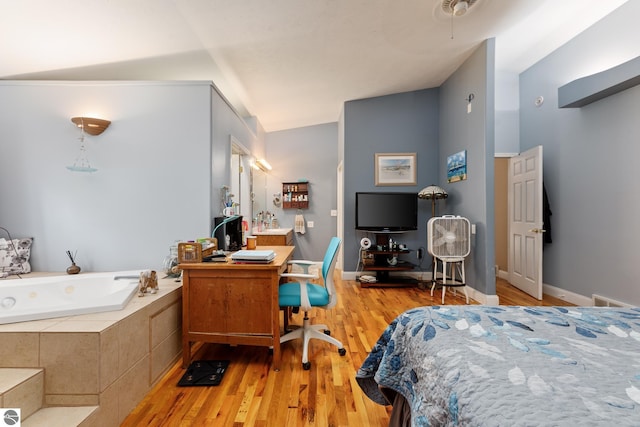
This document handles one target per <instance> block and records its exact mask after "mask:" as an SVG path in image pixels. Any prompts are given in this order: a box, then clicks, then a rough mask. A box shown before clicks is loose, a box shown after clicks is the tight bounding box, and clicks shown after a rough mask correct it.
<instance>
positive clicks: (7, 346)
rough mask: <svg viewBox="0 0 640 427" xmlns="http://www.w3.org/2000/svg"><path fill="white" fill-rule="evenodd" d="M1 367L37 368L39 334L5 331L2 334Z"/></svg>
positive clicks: (0, 347)
mask: <svg viewBox="0 0 640 427" xmlns="http://www.w3.org/2000/svg"><path fill="white" fill-rule="evenodd" d="M1 336H2V345H1V346H0V367H2V368H36V367H39V366H40V365H39V364H38V353H39V351H40V345H39V334H38V333H35V332H29V333H23V332H5V333H2V334H1Z"/></svg>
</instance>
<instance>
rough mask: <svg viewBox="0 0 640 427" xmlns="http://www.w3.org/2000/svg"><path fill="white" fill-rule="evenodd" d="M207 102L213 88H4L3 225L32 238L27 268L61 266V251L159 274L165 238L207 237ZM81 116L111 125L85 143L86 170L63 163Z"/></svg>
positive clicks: (69, 159) (87, 261)
mask: <svg viewBox="0 0 640 427" xmlns="http://www.w3.org/2000/svg"><path fill="white" fill-rule="evenodd" d="M211 97H212V86H211V83H210V82H188V83H187V82H172V83H169V82H135V83H134V82H10V81H5V82H1V83H0V99H1V100H2V101H1V102H0V160H1V162H0V226H2V227H5V228H7V229H9V231H10V232H11V233H12V235H13V237H14V238H15V237H22V236H30V237H34V244H33V252H32V266H33V268H34V270H39V271H63V270H64V269H66V267H67V266H68V265H69V264H70V262H69V259H68V258H67V256H66V253H65V251H67V250H71V251H72V252H75V251H77V262H78V265H80V266H81V267H82V269H83V271H113V270H124V269H137V268H156V269H160V268H161V266H162V262H163V260H164V257H165V256H166V255H168V252H169V246H170V245H171V244H172V242H174V241H175V240H178V239H184V240H186V239H194V238H197V237H202V236H203V235H204V236H206V235H207V234H208V233H209V231H210V221H211V217H212V213H211V206H212V203H211V200H210V199H211V196H212V191H211V186H212V178H211V162H212V155H211V139H212V137H211V133H212V126H211V114H212V113H211V108H212V107H211V106H212V101H211ZM79 115H94V116H99V117H100V118H104V119H108V120H111V121H112V124H111V126H110V127H109V128H108V129H107V130H106V131H105V132H104V133H103V134H102V135H100V136H88V137H87V143H86V146H87V150H88V153H87V154H88V158H89V161H90V162H91V165H92V166H94V167H96V168H97V169H98V171H97V172H96V173H93V174H86V173H76V172H70V171H69V170H67V169H66V168H65V166H67V165H70V164H72V163H73V161H74V159H75V157H76V155H77V153H78V150H79V142H78V139H77V138H78V136H79V131H78V129H77V128H75V127H74V125H73V124H72V123H71V121H70V118H71V117H73V116H79ZM215 193H216V197H217V192H215ZM0 237H5V236H0Z"/></svg>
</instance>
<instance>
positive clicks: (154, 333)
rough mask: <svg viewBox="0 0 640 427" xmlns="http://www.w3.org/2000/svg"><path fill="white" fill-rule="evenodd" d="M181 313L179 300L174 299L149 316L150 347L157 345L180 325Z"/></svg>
mask: <svg viewBox="0 0 640 427" xmlns="http://www.w3.org/2000/svg"><path fill="white" fill-rule="evenodd" d="M181 313H182V304H181V301H176V302H174V303H172V304H171V305H169V306H167V307H165V308H164V309H162V310H161V311H160V312H158V313H154V314H153V315H152V316H151V348H153V347H155V346H157V345H158V344H159V343H160V342H161V341H163V340H164V339H165V338H167V337H168V336H169V335H170V334H172V333H174V332H175V330H176V329H178V328H179V327H180V325H181V323H182V322H181Z"/></svg>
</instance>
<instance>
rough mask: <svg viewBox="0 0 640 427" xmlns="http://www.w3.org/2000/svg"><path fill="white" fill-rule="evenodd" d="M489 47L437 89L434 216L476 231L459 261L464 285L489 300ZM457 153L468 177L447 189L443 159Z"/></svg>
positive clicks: (491, 74)
mask: <svg viewBox="0 0 640 427" xmlns="http://www.w3.org/2000/svg"><path fill="white" fill-rule="evenodd" d="M494 47H495V41H494V40H493V39H490V40H487V41H485V42H484V43H482V45H481V46H480V47H479V48H478V49H476V51H475V52H474V53H473V54H472V55H471V56H470V57H469V59H467V60H466V61H465V63H464V64H463V65H462V66H460V68H458V69H457V70H456V71H455V72H454V73H453V74H452V75H451V76H450V77H449V78H448V79H447V81H446V82H445V83H444V84H443V85H442V86H441V88H440V94H441V96H440V99H441V101H440V141H439V144H440V156H439V161H438V166H439V168H438V171H439V175H438V183H439V185H440V186H441V187H442V188H444V189H445V190H446V191H447V192H448V193H449V197H448V198H447V199H446V203H445V204H443V209H441V210H440V214H452V215H460V216H463V217H466V218H468V219H469V221H470V222H471V223H472V224H475V225H476V235H475V236H473V235H472V236H471V237H472V239H471V243H472V246H471V253H470V254H469V257H468V258H467V259H466V260H465V267H466V276H467V277H466V279H467V280H466V282H467V284H468V285H469V286H471V287H472V288H475V289H477V290H478V291H480V292H481V293H483V294H485V295H495V270H494V269H495V267H494V264H495V243H494V194H493V193H494V183H493V157H494V126H493V123H494V110H495V108H494V86H493V82H494V80H495V78H494V62H495V61H494V57H495V49H494ZM470 95H473V99H472V100H471V111H470V112H469V110H468V102H467V101H466V100H467V99H468V98H470ZM462 150H466V152H467V176H468V177H467V179H466V180H464V181H459V182H454V183H448V182H447V167H446V165H447V157H448V156H450V155H452V154H455V153H457V152H459V151H462Z"/></svg>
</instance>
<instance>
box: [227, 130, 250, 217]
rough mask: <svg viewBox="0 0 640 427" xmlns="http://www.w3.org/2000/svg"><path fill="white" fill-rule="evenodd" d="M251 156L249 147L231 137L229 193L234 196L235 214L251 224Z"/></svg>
mask: <svg viewBox="0 0 640 427" xmlns="http://www.w3.org/2000/svg"><path fill="white" fill-rule="evenodd" d="M250 163H251V155H250V152H249V150H248V149H247V147H245V146H244V145H243V144H242V143H240V141H238V140H237V139H236V138H234V137H233V136H231V181H230V185H229V192H230V193H231V194H233V198H232V199H233V201H234V203H235V204H237V205H236V206H235V209H234V214H235V215H242V220H243V221H247V224H251V218H252V215H253V212H252V207H251V194H252V189H251V186H252V183H251V181H252V179H251V175H252V170H251V164H250Z"/></svg>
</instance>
